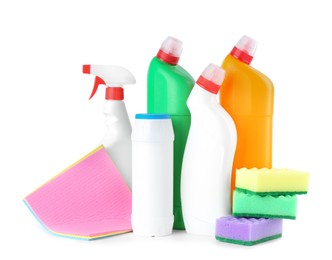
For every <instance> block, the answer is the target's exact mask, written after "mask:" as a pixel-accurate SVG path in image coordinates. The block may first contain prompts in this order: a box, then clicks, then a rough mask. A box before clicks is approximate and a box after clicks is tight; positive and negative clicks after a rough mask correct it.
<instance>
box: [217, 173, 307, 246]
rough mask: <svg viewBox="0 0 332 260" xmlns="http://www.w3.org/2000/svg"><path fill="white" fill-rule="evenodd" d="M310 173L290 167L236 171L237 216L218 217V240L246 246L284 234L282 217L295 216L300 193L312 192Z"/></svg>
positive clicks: (234, 203)
mask: <svg viewBox="0 0 332 260" xmlns="http://www.w3.org/2000/svg"><path fill="white" fill-rule="evenodd" d="M308 184H309V174H308V173H307V172H301V171H295V170H289V169H267V168H263V169H257V168H252V169H246V168H242V169H239V170H237V171H236V185H235V186H236V189H235V191H234V193H233V216H226V217H222V218H219V219H217V225H216V239H217V240H220V241H223V242H230V243H236V244H243V245H254V244H257V243H260V242H264V241H267V240H271V239H274V238H278V237H281V233H282V219H283V218H286V219H295V218H296V208H297V197H296V195H297V194H306V193H307V191H308Z"/></svg>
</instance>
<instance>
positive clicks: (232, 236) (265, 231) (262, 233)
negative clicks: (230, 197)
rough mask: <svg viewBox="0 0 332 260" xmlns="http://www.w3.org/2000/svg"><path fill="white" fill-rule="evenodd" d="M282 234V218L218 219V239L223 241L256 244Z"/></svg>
mask: <svg viewBox="0 0 332 260" xmlns="http://www.w3.org/2000/svg"><path fill="white" fill-rule="evenodd" d="M281 234H282V219H277V218H237V217H233V216H226V217H221V218H218V219H217V223H216V239H217V240H219V241H222V242H228V243H234V244H240V245H247V246H251V245H255V244H258V243H262V242H265V241H268V240H271V239H275V238H279V237H281Z"/></svg>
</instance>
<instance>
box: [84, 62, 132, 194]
mask: <svg viewBox="0 0 332 260" xmlns="http://www.w3.org/2000/svg"><path fill="white" fill-rule="evenodd" d="M83 73H86V74H92V75H96V79H95V84H94V87H93V90H92V93H91V96H90V99H91V98H92V97H93V96H94V94H95V93H96V91H97V89H98V86H99V85H106V95H105V100H106V101H105V103H104V108H103V112H104V114H105V116H106V126H107V131H106V134H105V136H104V137H103V139H102V141H101V143H102V144H103V146H104V147H105V148H106V150H107V152H108V154H109V155H110V157H111V158H112V160H113V162H114V163H115V165H116V166H117V168H118V170H119V171H120V173H121V174H122V176H123V178H124V180H125V181H126V183H127V185H128V186H129V188H130V189H131V182H132V174H131V170H132V169H131V160H132V158H131V155H132V154H131V153H132V151H131V125H130V121H129V117H128V113H127V109H126V106H125V103H124V102H123V98H124V94H123V88H122V86H123V85H125V84H134V83H135V82H136V80H135V78H134V76H133V75H132V74H131V73H130V72H129V71H128V70H126V69H125V68H122V67H119V66H106V65H83Z"/></svg>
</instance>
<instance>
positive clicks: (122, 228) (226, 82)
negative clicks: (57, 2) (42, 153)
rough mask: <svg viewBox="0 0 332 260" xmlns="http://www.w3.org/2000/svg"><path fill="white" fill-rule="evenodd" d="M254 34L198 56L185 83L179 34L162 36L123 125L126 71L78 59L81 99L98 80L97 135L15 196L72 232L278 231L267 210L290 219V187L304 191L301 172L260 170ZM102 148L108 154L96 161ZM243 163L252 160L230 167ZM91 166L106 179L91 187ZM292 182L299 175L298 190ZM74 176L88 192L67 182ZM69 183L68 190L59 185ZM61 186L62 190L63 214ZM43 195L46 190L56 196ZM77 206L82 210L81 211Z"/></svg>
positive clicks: (265, 157)
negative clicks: (97, 140)
mask: <svg viewBox="0 0 332 260" xmlns="http://www.w3.org/2000/svg"><path fill="white" fill-rule="evenodd" d="M256 45H257V44H256V42H255V41H254V40H253V39H251V38H249V37H247V36H243V37H242V38H241V39H240V41H239V42H238V43H237V45H236V46H235V47H234V48H233V50H232V51H231V53H230V54H229V55H228V56H227V57H226V58H225V60H224V62H223V64H222V68H221V67H219V66H216V65H214V64H210V65H208V66H207V67H206V69H205V70H204V71H203V73H202V75H201V76H200V77H199V78H198V80H197V81H196V84H195V81H194V79H193V78H192V77H191V76H190V74H189V73H188V72H187V71H186V70H185V69H183V68H182V67H181V66H180V65H178V61H179V58H180V55H181V52H182V42H181V41H179V40H178V39H175V38H173V37H168V38H167V39H166V40H165V41H164V42H163V44H162V45H161V48H160V50H159V52H158V53H157V56H156V57H154V58H153V59H152V61H151V63H150V66H149V69H148V81H147V112H148V114H137V115H136V118H135V125H134V129H133V132H132V131H131V130H132V129H131V125H130V120H129V117H128V114H127V110H126V107H125V104H124V102H123V98H124V95H123V88H122V87H123V85H125V84H133V83H135V79H134V77H133V75H132V74H131V73H130V72H129V71H128V70H126V69H124V68H122V67H118V66H100V65H84V66H83V72H84V73H86V74H92V75H95V76H96V78H95V83H94V87H93V91H92V94H91V96H90V98H92V97H93V96H94V94H95V93H96V91H97V89H98V86H99V85H105V86H106V95H105V99H106V101H105V105H104V110H103V111H104V114H105V115H106V125H107V127H108V128H107V132H106V135H105V136H104V138H103V139H102V141H101V144H102V145H103V146H101V147H99V148H98V149H97V150H95V151H94V152H92V153H90V154H88V155H87V156H85V157H84V158H83V159H81V160H80V161H79V162H78V163H76V164H74V165H73V166H71V167H69V168H68V169H67V170H65V171H64V172H63V173H61V174H60V175H58V176H56V177H55V178H53V179H52V180H51V181H49V182H47V183H46V184H45V185H43V186H42V187H41V188H39V189H37V190H36V191H35V192H33V193H31V194H30V195H29V196H27V197H26V198H25V203H26V205H27V206H28V207H29V209H30V210H31V211H32V212H33V214H34V215H35V216H36V217H37V218H38V220H40V222H41V223H43V224H44V225H45V226H46V227H47V228H48V229H50V230H51V231H53V232H55V233H57V234H62V235H68V236H73V237H78V238H89V239H92V238H99V237H104V236H109V235H113V234H119V233H124V232H129V231H131V230H133V232H134V234H138V235H145V236H164V235H169V234H171V233H172V229H173V228H174V229H180V230H181V229H182V230H183V229H185V230H186V231H187V232H188V233H192V234H204V235H211V236H214V235H215V236H216V238H217V239H218V240H220V241H226V242H233V243H240V244H246V245H251V244H255V243H258V242H262V241H266V240H269V239H272V238H277V237H280V236H281V231H282V222H281V221H282V220H281V219H278V220H277V219H274V218H295V213H296V200H295V199H296V197H295V195H294V194H297V193H304V192H306V191H307V188H308V174H307V173H300V174H298V173H297V172H294V171H289V170H280V171H278V170H276V169H271V170H268V169H270V168H271V167H272V116H273V102H274V87H273V84H272V82H271V80H270V79H269V78H267V77H266V76H265V75H264V74H262V73H261V72H259V71H257V70H255V69H254V68H252V67H251V66H250V62H251V61H252V59H253V55H254V52H255V50H256ZM219 90H220V104H219V103H218V101H217V98H216V95H217V94H218V92H219ZM96 151H97V152H96ZM101 151H105V152H107V153H108V155H109V158H110V160H109V162H106V161H105V160H100V163H99V164H96V160H98V159H100V156H101V154H100V153H101ZM91 157H95V158H94V159H93V158H91ZM78 167H80V168H79V169H77V168H78ZM243 167H246V168H253V169H251V170H247V169H241V170H239V171H237V169H240V168H243ZM255 167H256V168H255ZM257 168H264V169H262V170H259V169H257ZM100 172H104V173H106V174H107V173H108V174H109V176H108V178H111V179H112V178H114V179H115V180H116V181H109V182H106V184H103V185H101V187H100V189H99V188H98V187H99V186H96V185H100V184H99V182H100V178H103V176H100V178H99V179H98V178H97V177H96V176H99V175H100V174H99V173H100ZM73 173H75V174H76V177H75V175H73ZM120 174H121V175H122V177H123V180H124V181H122V180H121V178H120V179H119V178H118V177H119V176H120ZM81 175H82V176H81ZM83 175H84V177H83ZM96 178H97V179H98V180H97V179H96ZM59 179H62V180H61V181H60V180H59ZM77 180H79V181H78V182H77ZM283 180H287V181H286V182H285V183H287V185H286V186H283V185H282V183H284V182H283ZM299 182H302V183H303V185H302V187H301V188H300V190H299V188H298V187H299V186H296V185H298V183H299ZM77 183H79V185H80V186H81V187H82V185H84V187H85V189H86V190H87V191H86V190H83V189H77V188H76V187H77V185H78V184H77ZM278 183H279V184H281V185H280V186H278V185H277V184H278ZM126 184H127V185H126ZM64 185H66V186H65V187H64ZM105 185H108V186H107V187H105ZM235 186H236V189H235ZM71 189H73V190H75V191H73V192H67V193H64V192H63V191H64V190H66V191H68V190H69V191H70V190H71ZM76 189H77V191H76ZM105 189H106V190H108V192H105ZM130 189H132V199H131V196H130V195H131V194H130ZM82 193H84V194H85V196H82ZM109 193H111V194H109ZM45 194H46V195H47V196H46V195H45ZM59 194H61V195H59ZM63 194H67V195H66V196H71V203H72V204H73V207H72V211H71V212H70V213H69V215H68V214H67V213H66V210H67V208H68V207H70V206H69V205H67V204H68V201H66V197H65V195H63ZM86 194H89V198H94V199H89V198H88V197H87V196H86ZM128 194H129V195H128ZM290 194H291V195H290ZM109 196H112V198H110V197H109ZM128 196H129V197H130V198H128ZM294 200H295V204H294ZM47 201H51V202H53V201H54V202H55V201H57V206H56V207H52V203H47ZM60 202H62V203H63V204H62V206H61V203H60ZM91 204H98V205H91ZM75 205H77V206H75ZM78 205H80V206H81V207H83V208H84V209H86V210H88V211H89V210H91V212H90V215H89V214H88V212H85V211H84V210H79V209H78ZM231 205H232V206H231ZM274 205H275V206H276V207H274ZM232 209H233V215H234V216H232V217H230V216H228V215H230V214H231V213H232ZM82 212H84V214H83V215H82ZM59 215H61V218H62V219H61V221H60V222H59V221H58V219H59V217H58V216H59ZM88 215H89V216H88ZM223 216H224V217H223ZM87 217H89V219H87ZM220 217H222V218H220ZM247 217H248V219H246V218H247ZM261 217H265V218H266V217H269V218H273V219H270V220H269V219H264V218H261ZM256 218H257V219H256ZM216 220H217V225H216ZM75 221H78V222H79V223H81V224H80V225H79V224H77V223H76V222H75ZM82 223H83V224H82ZM84 223H85V224H86V225H87V226H88V227H84ZM87 223H89V225H88V224H87ZM128 223H129V224H128ZM242 224H243V225H246V226H248V225H255V227H256V229H257V228H258V231H259V232H258V233H259V234H261V235H257V234H258V233H257V232H256V233H255V234H256V235H255V237H254V238H253V239H252V236H251V234H244V231H243V230H247V231H248V230H249V231H250V230H251V231H252V232H255V231H254V230H255V229H254V228H251V229H250V228H249V229H248V228H245V227H244V226H243V225H242ZM71 226H72V227H71ZM60 227H61V228H60ZM216 227H217V229H216ZM269 229H270V230H269ZM249 231H248V232H249ZM248 232H247V233H248ZM248 237H249V238H248Z"/></svg>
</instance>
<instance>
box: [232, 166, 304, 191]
mask: <svg viewBox="0 0 332 260" xmlns="http://www.w3.org/2000/svg"><path fill="white" fill-rule="evenodd" d="M308 184H309V173H307V172H302V171H295V170H289V169H267V168H262V169H257V168H252V169H247V168H241V169H237V170H236V184H235V186H236V189H238V190H240V191H244V192H249V193H256V194H259V195H282V194H289V195H292V194H306V193H307V192H308Z"/></svg>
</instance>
